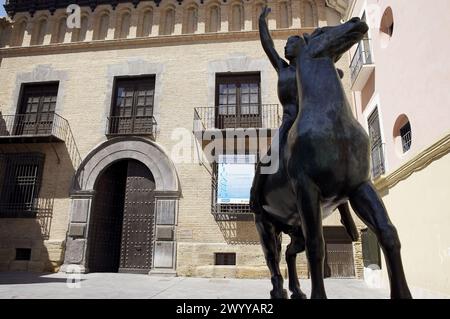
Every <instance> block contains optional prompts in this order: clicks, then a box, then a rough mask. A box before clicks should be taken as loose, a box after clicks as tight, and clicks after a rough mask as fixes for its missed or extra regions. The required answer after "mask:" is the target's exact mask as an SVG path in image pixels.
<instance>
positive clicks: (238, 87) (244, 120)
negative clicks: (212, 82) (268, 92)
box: [216, 73, 262, 129]
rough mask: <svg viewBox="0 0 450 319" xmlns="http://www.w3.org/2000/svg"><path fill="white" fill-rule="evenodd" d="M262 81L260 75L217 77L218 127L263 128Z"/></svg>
mask: <svg viewBox="0 0 450 319" xmlns="http://www.w3.org/2000/svg"><path fill="white" fill-rule="evenodd" d="M261 124H262V118H261V80H260V76H259V74H255V73H252V74H233V75H217V78H216V127H217V128H220V129H225V128H249V127H256V128H258V127H261Z"/></svg>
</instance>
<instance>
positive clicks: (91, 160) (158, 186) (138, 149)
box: [62, 137, 181, 274]
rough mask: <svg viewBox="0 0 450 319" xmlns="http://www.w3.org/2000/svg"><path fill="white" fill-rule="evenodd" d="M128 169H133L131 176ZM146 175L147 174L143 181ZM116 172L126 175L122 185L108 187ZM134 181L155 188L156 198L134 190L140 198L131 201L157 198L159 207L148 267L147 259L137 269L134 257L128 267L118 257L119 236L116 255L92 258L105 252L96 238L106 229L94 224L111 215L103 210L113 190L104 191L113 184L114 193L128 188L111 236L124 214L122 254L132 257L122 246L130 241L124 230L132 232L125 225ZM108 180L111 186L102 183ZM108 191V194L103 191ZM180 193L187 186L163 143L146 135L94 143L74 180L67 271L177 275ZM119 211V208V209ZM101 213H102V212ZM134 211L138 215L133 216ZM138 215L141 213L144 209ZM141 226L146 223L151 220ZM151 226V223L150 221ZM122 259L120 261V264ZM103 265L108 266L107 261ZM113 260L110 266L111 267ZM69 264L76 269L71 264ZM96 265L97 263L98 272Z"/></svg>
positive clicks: (139, 246) (155, 202)
mask: <svg viewBox="0 0 450 319" xmlns="http://www.w3.org/2000/svg"><path fill="white" fill-rule="evenodd" d="M130 163H131V164H130ZM125 166H126V169H125ZM130 166H132V167H134V170H138V171H139V172H141V173H139V172H138V173H136V172H135V173H134V175H133V172H131V173H128V172H129V167H130ZM136 167H138V168H136ZM125 170H126V172H127V173H126V174H125ZM132 170H133V169H132ZM130 174H131V175H130ZM125 175H126V176H125ZM144 175H145V176H146V177H145V178H144V181H143V177H144ZM108 176H109V177H108ZM112 176H115V177H116V176H121V180H122V182H118V185H116V186H114V185H108V184H111V183H112V182H111V181H109V182H108V180H111V179H112ZM130 178H135V179H130ZM124 179H125V180H126V182H125V185H123V183H124V182H123V180H124ZM139 179H140V181H139ZM131 180H135V182H136V183H137V186H133V185H131V186H130V187H131V189H142V188H144V189H145V188H146V189H151V192H152V194H153V195H151V196H150V195H148V194H147V197H145V198H144V199H141V198H138V197H139V196H138V195H136V194H138V193H139V192H136V194H134V195H133V194H131V195H133V196H135V197H134V198H135V200H131V199H133V197H131V199H130V198H129V201H131V202H144V201H145V202H151V204H148V205H150V206H151V207H153V221H154V223H153V224H152V226H151V228H152V232H151V234H152V235H151V236H150V238H149V239H148V240H147V242H148V243H151V247H150V248H149V249H150V253H149V254H148V258H149V259H148V260H147V262H148V265H147V266H146V265H145V261H144V264H143V266H139V267H134V266H133V265H134V264H133V263H132V262H131V261H130V260H131V259H129V260H128V261H129V263H128V264H126V263H125V264H124V266H122V264H121V263H122V261H121V257H120V256H119V257H118V254H119V253H118V252H117V245H118V244H117V243H118V241H119V239H117V238H116V239H115V242H114V243H115V244H114V245H115V246H114V245H113V246H114V247H115V248H113V250H112V251H114V252H115V253H113V255H114V254H115V255H114V256H106V255H104V256H103V257H101V256H102V254H100V255H99V256H98V257H92V256H95V253H93V251H94V252H95V251H97V252H98V251H103V250H102V249H101V248H98V247H97V248H96V247H95V244H94V243H93V241H95V240H96V237H95V236H98V231H100V233H101V231H102V229H100V230H96V229H95V226H93V227H91V226H92V225H95V224H97V225H101V223H98V222H96V218H100V217H101V216H102V214H104V215H105V216H108V215H107V214H106V213H105V212H104V213H102V210H105V208H102V207H101V203H102V202H103V203H104V202H105V201H106V200H108V196H109V195H110V194H109V195H108V191H107V190H106V191H105V190H104V191H101V188H102V187H106V189H108V187H109V188H110V189H112V190H113V191H114V189H115V187H116V188H118V189H120V188H121V187H122V189H123V187H125V190H123V195H122V196H124V208H123V209H122V212H123V217H120V216H122V215H121V214H122V213H118V216H116V217H117V220H115V219H114V223H116V225H115V226H111V225H110V227H115V228H114V229H115V231H114V232H112V231H111V230H107V231H106V235H105V236H112V233H114V234H115V235H117V234H118V233H119V230H118V229H119V228H120V218H122V219H123V220H122V232H121V234H120V236H121V237H120V245H121V246H120V247H121V251H120V254H119V255H121V254H122V255H123V256H126V252H124V253H122V245H123V243H124V239H123V238H122V237H123V234H126V233H124V232H123V229H125V228H126V227H125V224H127V225H128V222H129V220H128V219H127V217H128V214H127V208H126V207H125V205H126V204H127V201H126V199H125V196H127V192H126V191H127V190H126V189H127V185H126V183H128V182H130V181H131ZM116 182H117V181H116ZM102 184H105V185H103V186H102ZM99 185H100V186H99ZM99 190H100V191H99ZM102 193H106V194H103V195H102ZM180 194H181V190H180V188H179V182H178V176H177V173H176V170H175V166H174V164H173V163H172V161H171V160H170V158H169V157H168V156H167V155H166V153H165V152H164V150H163V149H162V148H161V147H160V146H159V145H158V144H156V143H154V142H152V141H150V140H147V139H145V138H140V137H117V138H113V139H110V140H107V141H105V142H103V143H101V144H99V145H98V146H96V147H94V149H93V150H92V151H91V152H89V154H88V155H87V156H86V157H85V158H84V160H83V162H82V163H81V165H80V167H79V168H78V170H77V172H76V174H75V176H74V179H73V183H72V190H71V198H72V205H71V212H70V222H69V230H68V233H67V239H66V250H65V257H64V265H63V267H62V271H81V272H88V271H128V272H130V271H131V272H147V271H148V270H149V269H150V273H156V274H161V273H163V274H176V272H175V265H176V260H175V259H176V238H175V233H176V223H177V211H178V199H179V198H180ZM128 195H130V194H128ZM102 196H104V197H105V196H106V197H105V198H103V199H104V200H102V199H101V198H102ZM136 196H137V197H136ZM99 198H100V199H99ZM117 198H118V199H120V195H118V196H117ZM97 199H98V200H97ZM119 202H120V201H119ZM108 205H112V203H109V204H108ZM119 206H120V205H119ZM115 209H116V210H117V211H118V208H115ZM107 210H108V209H106V211H107ZM110 210H111V209H110ZM113 210H114V209H113ZM134 210H135V211H139V210H140V208H139V207H138V208H136V207H135V208H134ZM142 210H146V211H151V209H150V207H147V209H145V208H142ZM96 212H97V213H98V212H100V213H99V214H96ZM132 215H133V214H131V215H130V216H132ZM137 215H139V213H138V214H137ZM145 216H148V215H145ZM145 216H144V217H142V214H141V217H136V216H134V217H133V218H135V219H139V218H146V217H145ZM137 224H138V225H140V224H142V225H145V223H137ZM108 227H109V226H108ZM127 227H128V226H127ZM135 227H138V226H135ZM147 227H149V226H148V225H147ZM100 228H101V227H100ZM111 229H113V228H111ZM138 230H140V229H133V232H134V234H140V233H139V232H137V233H136V232H135V231H138ZM92 232H93V233H92ZM96 232H97V235H96ZM108 234H109V235H108ZM147 234H148V232H147ZM142 236H143V235H142ZM129 241H130V242H135V241H136V240H135V238H131V239H130V240H129ZM125 244H126V241H125ZM127 245H128V244H127ZM129 246H130V247H131V246H132V247H131V248H133V249H136V250H141V251H145V250H147V246H145V245H143V244H129ZM134 246H136V247H134ZM131 248H130V249H131ZM129 257H130V251H129ZM91 258H94V259H91ZM95 258H99V259H100V260H98V261H96V260H95ZM101 258H103V260H104V261H103V262H102V261H101V260H102V259H101ZM117 258H119V265H118V264H117ZM102 263H103V264H104V265H102ZM108 263H109V264H110V265H108V266H105V265H106V264H108ZM69 266H70V268H68V267H69ZM90 267H92V270H91V269H90ZM146 267H147V268H146ZM116 269H117V270H116Z"/></svg>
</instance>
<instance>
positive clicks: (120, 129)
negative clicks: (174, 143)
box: [106, 116, 157, 139]
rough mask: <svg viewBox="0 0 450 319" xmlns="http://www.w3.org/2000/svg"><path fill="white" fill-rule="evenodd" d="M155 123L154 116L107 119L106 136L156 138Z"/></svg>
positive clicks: (112, 117) (113, 117)
mask: <svg viewBox="0 0 450 319" xmlns="http://www.w3.org/2000/svg"><path fill="white" fill-rule="evenodd" d="M156 129H157V122H156V120H155V117H154V116H111V117H108V122H107V127H106V134H107V135H148V136H150V138H151V139H155V138H156Z"/></svg>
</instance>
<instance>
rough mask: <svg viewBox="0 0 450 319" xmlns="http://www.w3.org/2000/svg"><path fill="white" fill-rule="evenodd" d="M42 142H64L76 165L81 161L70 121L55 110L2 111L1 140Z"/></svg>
mask: <svg viewBox="0 0 450 319" xmlns="http://www.w3.org/2000/svg"><path fill="white" fill-rule="evenodd" d="M21 138H22V139H25V140H26V141H29V140H30V138H31V141H33V140H38V141H41V142H55V141H56V142H64V143H66V147H67V152H68V153H69V157H70V159H71V160H72V163H73V165H74V167H75V168H76V167H78V165H79V164H80V163H81V156H80V153H79V151H78V147H77V145H76V143H75V139H74V137H73V133H72V130H71V128H70V125H69V122H68V121H67V120H66V119H65V118H63V117H62V116H60V115H58V114H57V113H55V112H46V113H34V114H15V115H2V114H1V113H0V141H1V140H2V139H4V140H5V141H8V142H10V140H11V141H17V140H20V139H21Z"/></svg>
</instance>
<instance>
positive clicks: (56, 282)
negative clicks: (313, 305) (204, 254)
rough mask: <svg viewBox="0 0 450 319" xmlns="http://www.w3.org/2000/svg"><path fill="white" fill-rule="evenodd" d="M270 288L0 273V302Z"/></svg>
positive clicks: (341, 286)
mask: <svg viewBox="0 0 450 319" xmlns="http://www.w3.org/2000/svg"><path fill="white" fill-rule="evenodd" d="M69 283H70V280H69ZM301 285H302V289H303V290H304V292H305V293H306V294H307V295H309V294H310V287H311V285H310V281H309V280H301ZM74 286H75V287H74ZM76 286H78V287H76ZM70 287H72V288H70ZM285 287H287V281H285ZM325 287H326V289H327V294H328V297H329V298H333V299H379V298H388V297H389V293H388V292H387V291H385V290H380V289H372V288H369V287H368V286H367V285H366V283H365V282H364V281H362V280H356V279H327V280H325ZM270 289H271V284H270V280H265V279H264V280H262V279H215V278H186V277H152V276H148V275H135V274H113V273H92V274H86V275H84V274H83V275H81V280H80V281H79V282H78V284H73V283H72V284H68V275H66V274H63V273H57V274H35V273H20V272H16V273H0V298H2V299H6V298H38V299H39V298H51V299H61V298H83V299H99V298H108V299H109V298H112V299H115V298H133V299H134V298H136V299H138V298H139V299H141V298H144V299H148V298H150V299H151V298H156V299H196V298H198V299H207V298H210V299H253V298H255V299H264V298H268V296H269V291H270Z"/></svg>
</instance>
